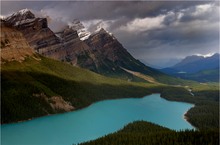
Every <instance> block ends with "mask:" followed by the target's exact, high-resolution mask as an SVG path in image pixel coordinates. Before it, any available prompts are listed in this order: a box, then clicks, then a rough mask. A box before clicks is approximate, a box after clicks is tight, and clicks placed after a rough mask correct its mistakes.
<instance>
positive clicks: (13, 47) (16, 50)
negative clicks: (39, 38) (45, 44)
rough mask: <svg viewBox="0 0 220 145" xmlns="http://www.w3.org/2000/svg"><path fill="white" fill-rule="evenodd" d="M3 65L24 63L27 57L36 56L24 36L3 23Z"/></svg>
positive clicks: (1, 52) (1, 35)
mask: <svg viewBox="0 0 220 145" xmlns="http://www.w3.org/2000/svg"><path fill="white" fill-rule="evenodd" d="M0 37H1V50H0V54H1V63H4V62H6V61H14V60H16V61H19V62H22V61H23V60H25V58H26V57H29V56H32V55H33V54H34V51H33V49H32V48H31V47H30V45H29V44H28V42H27V41H26V39H25V38H24V36H23V34H22V33H21V32H19V31H17V30H16V29H14V28H11V27H8V26H7V25H5V23H4V22H3V21H1V33H0Z"/></svg>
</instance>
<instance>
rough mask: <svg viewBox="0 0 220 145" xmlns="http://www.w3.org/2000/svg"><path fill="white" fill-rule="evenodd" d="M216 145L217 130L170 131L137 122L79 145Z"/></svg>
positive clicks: (217, 138) (217, 141)
mask: <svg viewBox="0 0 220 145" xmlns="http://www.w3.org/2000/svg"><path fill="white" fill-rule="evenodd" d="M128 144H129V145H218V144H219V131H218V130H208V131H207V130H203V131H193V130H186V131H178V132H176V131H172V130H169V129H168V128H164V127H161V126H159V125H156V124H153V123H149V122H144V121H138V122H133V123H130V124H128V125H127V126H125V127H124V128H123V129H122V130H119V131H118V132H116V133H112V134H110V135H107V136H105V137H101V138H99V139H97V140H94V141H89V142H86V143H82V144H80V145H128Z"/></svg>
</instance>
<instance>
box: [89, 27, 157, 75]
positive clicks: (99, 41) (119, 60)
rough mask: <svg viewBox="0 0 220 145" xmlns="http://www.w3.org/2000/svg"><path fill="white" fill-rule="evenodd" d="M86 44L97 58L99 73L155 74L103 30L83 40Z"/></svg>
mask: <svg viewBox="0 0 220 145" xmlns="http://www.w3.org/2000/svg"><path fill="white" fill-rule="evenodd" d="M85 42H86V44H87V45H88V46H89V47H90V48H91V49H92V50H93V51H94V53H95V54H96V56H100V57H99V65H98V67H99V68H97V69H98V70H101V72H105V73H106V72H110V73H116V74H121V73H123V75H124V73H127V72H125V70H132V71H137V72H142V73H144V74H147V75H151V74H153V73H155V70H154V69H151V68H150V67H147V66H145V65H144V64H143V63H141V62H140V61H138V60H137V59H135V58H134V57H133V56H132V55H131V54H130V53H129V52H128V51H127V50H126V49H125V48H124V47H123V46H122V44H121V43H120V42H119V41H118V40H117V39H116V38H115V37H114V36H113V35H112V34H110V33H109V32H107V31H106V30H104V29H103V28H102V29H100V30H99V31H97V32H96V33H95V34H92V35H91V36H90V37H89V38H88V39H86V40H85Z"/></svg>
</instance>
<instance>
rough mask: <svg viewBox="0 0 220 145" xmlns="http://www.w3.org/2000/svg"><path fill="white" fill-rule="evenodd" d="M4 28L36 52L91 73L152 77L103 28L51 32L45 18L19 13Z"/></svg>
mask: <svg viewBox="0 0 220 145" xmlns="http://www.w3.org/2000/svg"><path fill="white" fill-rule="evenodd" d="M6 22H7V24H9V25H11V26H14V27H15V28H17V29H18V30H19V31H21V32H22V33H23V35H24V37H25V38H26V39H27V41H28V43H29V44H30V45H31V46H32V47H33V48H34V50H35V51H36V52H38V53H39V54H42V55H44V56H47V57H50V58H54V59H58V60H61V61H66V62H69V63H71V64H73V65H77V66H80V67H83V68H86V69H90V70H92V71H94V72H97V73H100V74H104V75H108V76H117V77H122V76H123V77H124V76H125V78H126V79H129V80H130V79H133V74H131V73H129V71H126V70H131V71H135V72H141V73H144V74H147V75H151V74H154V73H155V70H154V69H151V68H149V67H146V66H145V65H144V64H142V63H141V62H140V61H138V60H136V59H135V58H134V57H132V56H131V55H130V54H129V53H128V52H127V50H126V49H125V48H124V47H123V46H122V44H121V43H120V42H119V41H118V40H117V39H116V38H115V37H114V36H113V35H112V34H110V33H108V32H107V31H106V30H104V29H103V28H99V29H98V30H96V31H95V32H93V33H90V32H88V31H87V30H86V29H85V27H84V26H83V24H82V23H81V22H80V21H79V20H74V21H73V22H72V23H70V24H69V26H67V27H66V28H65V29H64V30H63V31H61V32H58V33H56V34H55V33H54V32H52V31H51V30H50V28H49V27H48V24H47V20H46V18H36V17H35V16H34V14H32V13H31V12H30V11H29V10H21V11H19V12H17V13H15V14H13V15H11V16H9V17H8V18H6Z"/></svg>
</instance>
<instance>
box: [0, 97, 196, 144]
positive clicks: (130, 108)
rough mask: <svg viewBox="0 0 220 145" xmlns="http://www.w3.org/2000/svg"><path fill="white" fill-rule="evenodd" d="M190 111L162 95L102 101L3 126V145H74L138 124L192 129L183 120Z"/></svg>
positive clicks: (188, 106) (186, 105)
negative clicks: (141, 121) (80, 108)
mask: <svg viewBox="0 0 220 145" xmlns="http://www.w3.org/2000/svg"><path fill="white" fill-rule="evenodd" d="M191 107H193V105H192V104H188V103H180V102H171V101H167V100H165V99H163V98H161V97H160V94H152V95H149V96H146V97H144V98H138V99H134V98H130V99H116V100H107V101H100V102H97V103H94V104H92V105H91V106H89V107H87V108H85V109H82V110H78V111H74V112H69V113H64V114H58V115H51V116H45V117H40V118H37V119H33V120H31V121H25V122H21V123H13V124H7V125H1V145H72V144H74V143H75V144H76V143H80V142H85V141H88V140H92V139H96V138H98V137H101V136H104V135H106V134H109V133H112V132H115V131H117V130H119V129H121V128H122V127H123V126H125V125H126V124H128V123H130V122H133V121H136V120H146V121H150V122H154V123H156V124H159V125H162V126H165V127H168V128H170V129H174V130H180V129H192V128H193V127H192V126H191V125H190V124H189V123H188V122H187V121H185V120H184V118H183V117H184V113H185V112H186V111H187V110H189V109H190V108H191Z"/></svg>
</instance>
